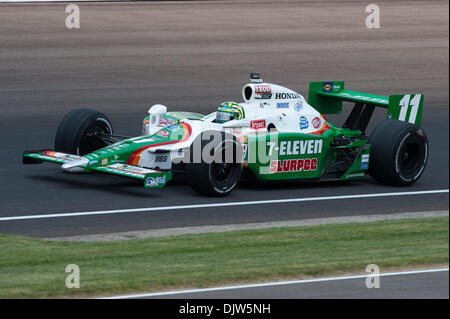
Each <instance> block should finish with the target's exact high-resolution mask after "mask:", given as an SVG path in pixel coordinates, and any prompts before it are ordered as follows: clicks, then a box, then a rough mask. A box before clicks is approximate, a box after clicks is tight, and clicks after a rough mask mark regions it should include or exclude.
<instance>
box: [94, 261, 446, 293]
mask: <svg viewBox="0 0 450 319" xmlns="http://www.w3.org/2000/svg"><path fill="white" fill-rule="evenodd" d="M443 271H448V268H437V269H425V270H412V271H402V272H390V273H384V274H383V273H381V274H380V275H379V276H380V277H387V276H399V275H413V274H425V273H433V272H443ZM368 276H373V275H371V274H367V275H355V276H342V277H329V278H315V279H305V280H292V281H279V282H267V283H261V284H249V285H238V286H227V287H214V288H203V289H189V290H175V291H164V292H153V293H146V294H136V295H122V296H112V297H103V298H99V299H132V298H145V297H155V296H169V295H179V294H191V293H201V292H210V291H221V290H234V289H245V288H260V287H270V286H283V285H293V284H305V283H315V282H323V281H336V280H347V279H360V278H367V277H368Z"/></svg>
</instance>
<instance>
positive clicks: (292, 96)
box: [275, 93, 301, 100]
mask: <svg viewBox="0 0 450 319" xmlns="http://www.w3.org/2000/svg"><path fill="white" fill-rule="evenodd" d="M300 98H301V96H300V94H298V93H275V99H277V100H288V99H300Z"/></svg>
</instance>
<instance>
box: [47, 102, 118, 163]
mask: <svg viewBox="0 0 450 319" xmlns="http://www.w3.org/2000/svg"><path fill="white" fill-rule="evenodd" d="M112 133H113V128H112V124H111V121H110V120H109V119H108V117H107V116H106V115H105V114H103V113H100V112H98V111H95V110H91V109H85V108H80V109H75V110H72V111H70V112H69V113H67V114H66V115H65V116H64V118H63V119H62V121H61V123H60V124H59V127H58V130H57V131H56V136H55V149H56V150H58V151H61V152H65V153H69V154H77V155H85V154H88V153H91V152H93V151H95V150H97V149H100V148H102V147H105V146H107V144H106V143H105V142H103V141H101V140H100V139H99V138H96V135H97V134H112Z"/></svg>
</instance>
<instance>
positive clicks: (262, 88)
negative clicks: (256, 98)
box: [255, 85, 272, 94]
mask: <svg viewBox="0 0 450 319" xmlns="http://www.w3.org/2000/svg"><path fill="white" fill-rule="evenodd" d="M255 93H256V94H263V93H272V88H271V87H270V85H256V86H255Z"/></svg>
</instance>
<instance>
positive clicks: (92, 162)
mask: <svg viewBox="0 0 450 319" xmlns="http://www.w3.org/2000/svg"><path fill="white" fill-rule="evenodd" d="M95 164H98V161H90V162H89V165H95Z"/></svg>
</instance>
